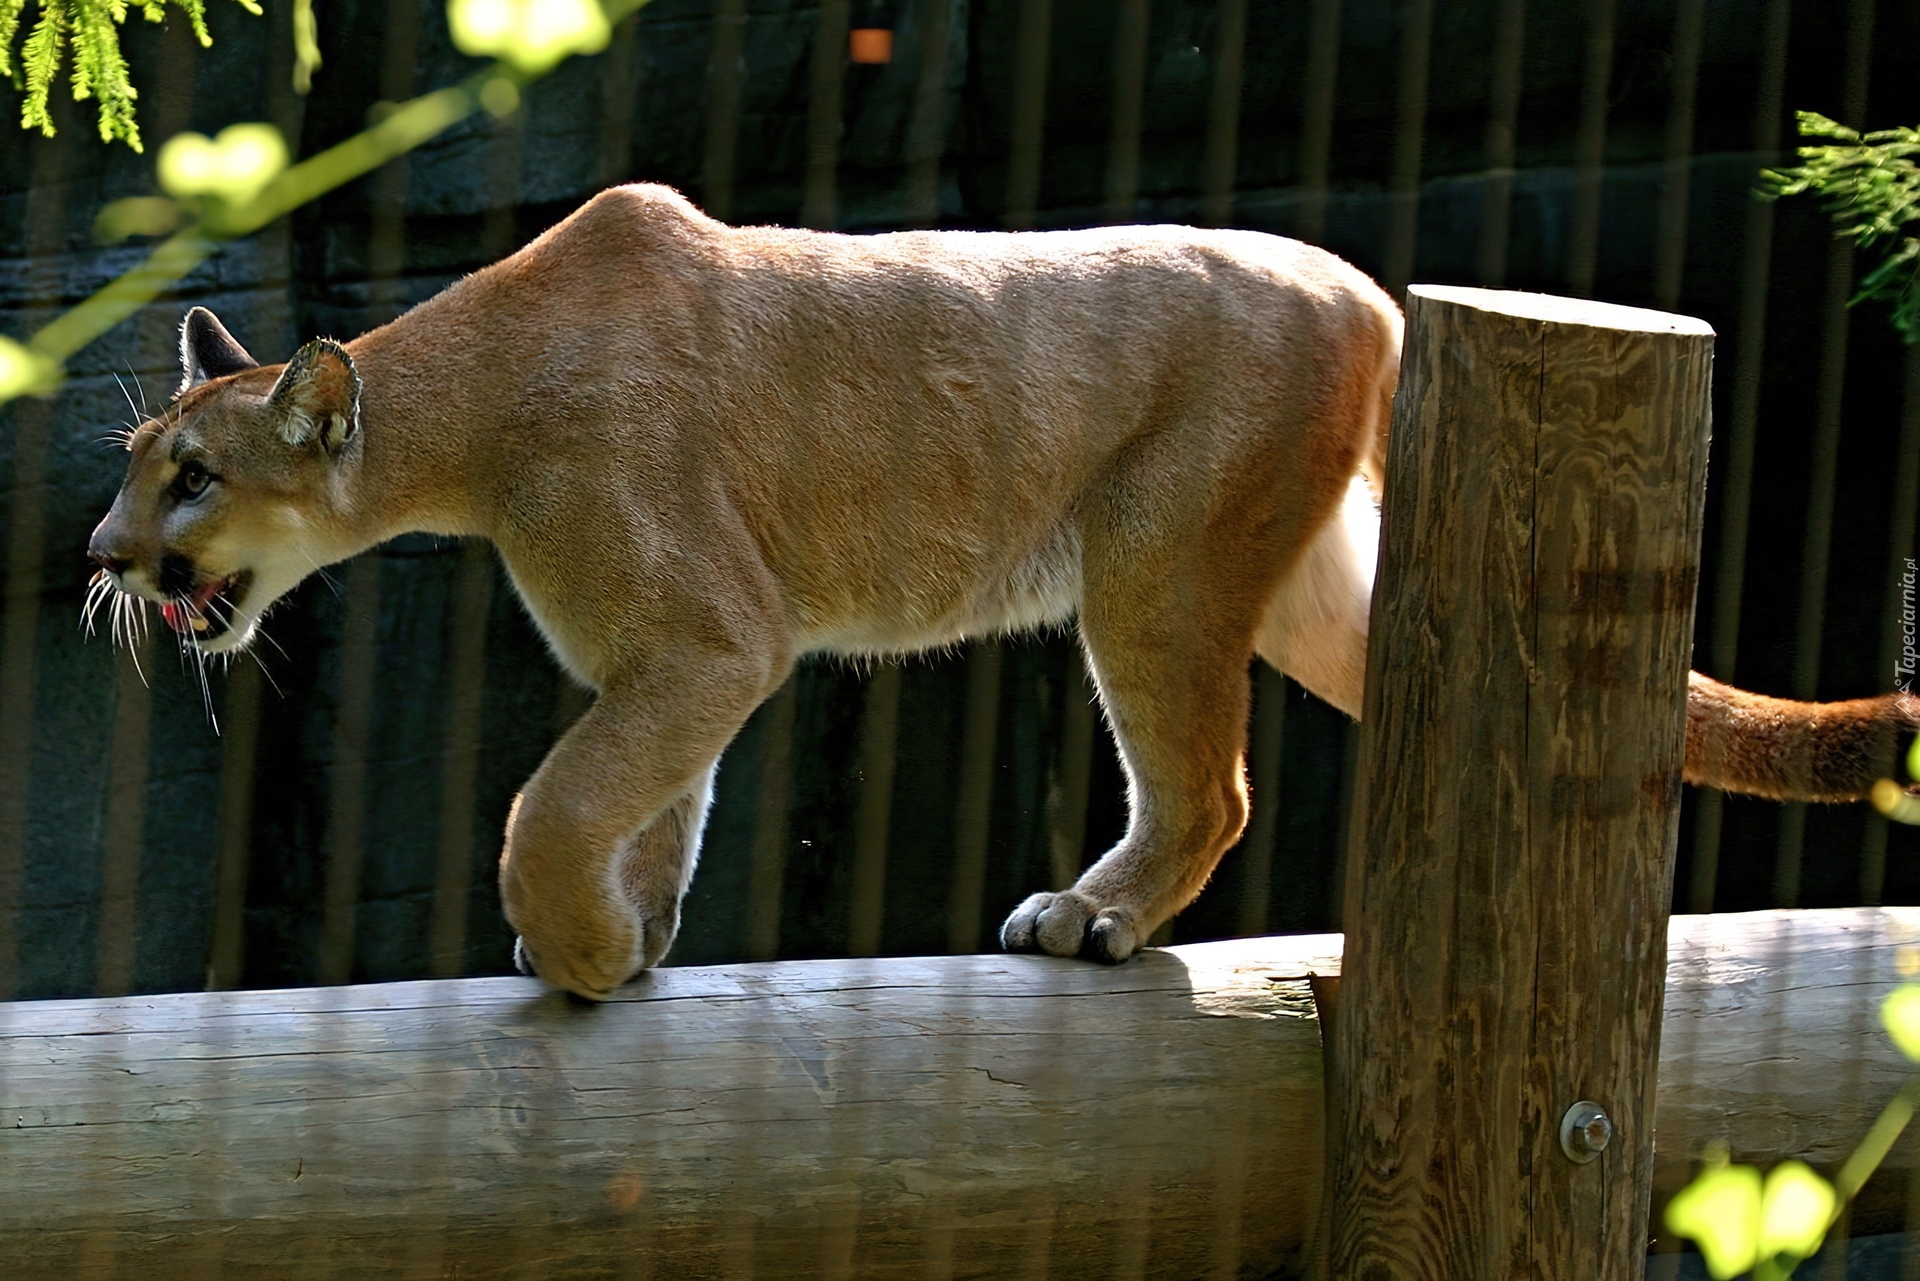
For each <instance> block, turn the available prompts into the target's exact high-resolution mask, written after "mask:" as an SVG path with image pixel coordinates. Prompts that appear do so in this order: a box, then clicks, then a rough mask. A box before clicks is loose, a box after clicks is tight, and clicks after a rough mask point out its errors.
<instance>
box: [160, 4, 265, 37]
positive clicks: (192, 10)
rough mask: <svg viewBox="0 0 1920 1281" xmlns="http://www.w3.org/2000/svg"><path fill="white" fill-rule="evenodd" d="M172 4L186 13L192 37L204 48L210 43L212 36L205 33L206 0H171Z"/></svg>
mask: <svg viewBox="0 0 1920 1281" xmlns="http://www.w3.org/2000/svg"><path fill="white" fill-rule="evenodd" d="M173 4H174V7H175V8H177V9H179V10H180V11H181V12H182V13H184V14H186V15H187V21H188V22H190V23H192V24H193V38H194V39H195V40H198V41H199V42H200V47H201V48H202V49H205V48H207V47H208V46H209V45H211V44H212V43H213V37H212V36H210V35H208V34H207V6H206V0H173ZM255 12H258V10H256V11H255Z"/></svg>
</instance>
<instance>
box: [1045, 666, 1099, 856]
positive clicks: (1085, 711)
mask: <svg viewBox="0 0 1920 1281" xmlns="http://www.w3.org/2000/svg"><path fill="white" fill-rule="evenodd" d="M1094 700H1095V695H1094V691H1093V682H1092V681H1089V680H1088V679H1087V660H1086V657H1085V655H1083V654H1082V653H1081V651H1080V643H1079V641H1078V640H1077V639H1076V640H1075V641H1074V642H1073V644H1072V647H1071V651H1070V653H1069V655H1068V658H1067V671H1066V676H1065V678H1064V688H1063V689H1062V691H1061V695H1060V703H1061V706H1060V751H1059V755H1058V758H1057V759H1056V761H1055V762H1054V769H1053V777H1052V778H1051V779H1050V780H1049V781H1048V787H1047V816H1048V823H1047V845H1048V853H1049V855H1050V857H1049V859H1048V864H1049V867H1048V870H1049V872H1050V873H1051V874H1052V885H1051V887H1052V888H1053V889H1056V890H1064V889H1066V888H1067V887H1068V886H1069V885H1072V884H1073V882H1074V880H1075V879H1076V878H1078V877H1079V875H1080V871H1081V866H1082V864H1083V863H1084V862H1085V861H1086V848H1087V803H1088V801H1089V799H1091V798H1090V795H1089V792H1090V785H1091V782H1092V776H1093V722H1094V717H1095V712H1094Z"/></svg>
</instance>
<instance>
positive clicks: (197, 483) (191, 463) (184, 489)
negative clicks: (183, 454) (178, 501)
mask: <svg viewBox="0 0 1920 1281" xmlns="http://www.w3.org/2000/svg"><path fill="white" fill-rule="evenodd" d="M212 483H213V473H212V472H210V471H208V470H207V469H206V466H205V464H203V463H200V462H198V461H196V460H194V459H188V460H187V461H186V462H184V463H181V464H180V471H179V473H178V474H177V475H175V476H174V478H173V487H174V489H175V491H176V492H178V493H179V495H180V496H181V497H182V498H198V497H200V495H202V494H204V493H206V492H207V486H208V485H210V484H212Z"/></svg>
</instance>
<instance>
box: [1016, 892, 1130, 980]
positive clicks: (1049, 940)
mask: <svg viewBox="0 0 1920 1281" xmlns="http://www.w3.org/2000/svg"><path fill="white" fill-rule="evenodd" d="M1145 938H1146V932H1145V931H1144V930H1142V929H1141V928H1140V926H1139V921H1138V920H1137V918H1136V917H1135V916H1134V914H1133V913H1132V912H1131V911H1129V910H1127V909H1126V908H1123V907H1107V908H1102V907H1100V906H1099V905H1097V904H1095V903H1094V902H1093V901H1092V900H1091V899H1088V898H1087V897H1085V896H1084V895H1081V894H1076V893H1075V892H1074V891H1072V890H1062V891H1061V892H1059V893H1058V894H1035V895H1033V896H1032V897H1030V898H1029V899H1027V901H1026V902H1024V903H1022V904H1021V905H1020V906H1019V907H1016V908H1015V909H1013V915H1011V916H1009V917H1008V918H1007V923H1006V924H1005V925H1002V926H1001V927H1000V946H1002V947H1004V948H1005V949H1006V950H1007V951H1009V952H1045V953H1047V954H1048V955H1049V956H1084V957H1086V958H1087V959H1088V960H1090V961H1105V962H1106V963H1107V964H1109V965H1118V964H1119V963H1120V962H1121V961H1124V960H1126V959H1127V958H1128V957H1130V956H1132V955H1133V954H1134V953H1135V952H1137V951H1139V950H1140V944H1141V943H1142V942H1143V941H1145Z"/></svg>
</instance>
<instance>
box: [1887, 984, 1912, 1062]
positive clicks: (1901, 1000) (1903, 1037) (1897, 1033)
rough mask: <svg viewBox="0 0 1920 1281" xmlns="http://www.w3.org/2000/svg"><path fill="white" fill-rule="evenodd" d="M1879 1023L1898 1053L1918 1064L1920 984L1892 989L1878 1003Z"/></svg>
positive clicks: (1904, 985)
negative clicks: (1897, 1048) (1885, 1030)
mask: <svg viewBox="0 0 1920 1281" xmlns="http://www.w3.org/2000/svg"><path fill="white" fill-rule="evenodd" d="M1880 1022H1881V1024H1882V1026H1884V1027H1885V1028H1886V1029H1887V1035H1888V1036H1890V1037H1892V1038H1893V1043H1894V1045H1896V1046H1897V1047H1899V1050H1900V1053H1902V1054H1904V1055H1906V1056H1907V1057H1908V1058H1910V1059H1912V1060H1914V1061H1915V1062H1916V1063H1920V983H1907V984H1903V985H1901V986H1900V987H1897V988H1895V989H1893V992H1892V993H1891V994H1890V995H1889V996H1888V997H1887V999H1886V1000H1884V1001H1882V1002H1881V1003H1880Z"/></svg>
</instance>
